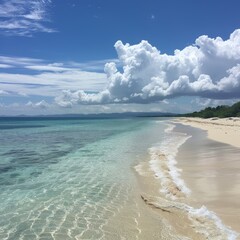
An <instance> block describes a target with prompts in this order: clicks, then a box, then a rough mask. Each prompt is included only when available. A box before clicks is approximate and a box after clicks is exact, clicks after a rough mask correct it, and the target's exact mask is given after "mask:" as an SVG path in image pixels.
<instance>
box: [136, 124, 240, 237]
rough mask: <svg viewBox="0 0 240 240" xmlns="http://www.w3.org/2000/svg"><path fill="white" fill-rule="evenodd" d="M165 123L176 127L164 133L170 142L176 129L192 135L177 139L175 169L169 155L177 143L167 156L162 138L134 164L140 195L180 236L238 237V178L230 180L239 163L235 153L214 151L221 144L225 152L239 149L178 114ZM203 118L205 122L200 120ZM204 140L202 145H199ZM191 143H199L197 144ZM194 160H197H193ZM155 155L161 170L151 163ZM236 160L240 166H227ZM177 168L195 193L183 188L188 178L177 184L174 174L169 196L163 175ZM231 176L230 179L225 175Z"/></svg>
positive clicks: (176, 170) (156, 162)
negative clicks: (187, 193)
mask: <svg viewBox="0 0 240 240" xmlns="http://www.w3.org/2000/svg"><path fill="white" fill-rule="evenodd" d="M188 120H189V119H188ZM213 121H216V120H213ZM166 123H167V124H168V123H170V124H173V126H174V127H173V128H172V129H171V127H170V129H169V128H167V129H166V130H167V132H165V133H166V138H165V139H163V141H167V145H168V144H169V142H168V140H169V139H168V137H170V138H172V137H174V135H175V134H177V136H178V137H181V138H183V137H184V134H186V135H185V137H186V138H188V137H189V136H191V137H190V140H187V141H186V142H185V141H183V142H182V144H180V145H178V144H177V143H176V144H175V145H173V147H176V149H177V152H176V153H177V154H176V155H175V154H174V159H175V161H176V168H175V169H174V168H172V167H174V165H175V164H174V165H172V164H171V162H172V161H173V160H174V159H173V158H172V156H171V155H172V153H173V152H174V151H176V150H174V148H173V149H172V150H173V151H169V150H170V149H169V150H167V152H166V158H167V159H165V158H163V156H164V155H163V154H165V152H164V151H165V150H166V146H167V145H165V146H164V144H162V145H159V146H156V151H155V149H153V150H154V151H155V152H154V154H152V152H151V149H149V150H150V152H149V154H150V159H148V161H143V162H140V163H139V164H138V165H137V166H135V170H136V172H137V173H138V180H139V181H138V182H139V186H140V189H141V198H142V201H143V202H144V203H145V204H146V206H147V207H148V208H150V209H151V210H152V211H154V212H156V213H158V214H159V216H161V218H163V219H166V220H167V221H168V222H170V223H171V226H172V227H173V229H175V231H176V233H178V234H179V236H185V237H190V238H192V239H207V238H209V237H211V239H239V238H238V237H239V231H240V229H239V227H238V226H237V225H236V223H235V222H236V221H237V218H238V216H237V215H238V212H239V211H238V210H237V209H238V208H240V205H239V204H238V201H237V199H238V196H240V192H239V191H235V189H236V187H237V186H238V184H237V183H238V182H235V183H233V182H232V181H231V180H232V179H233V178H234V175H236V171H238V170H240V164H238V161H236V159H231V155H229V159H228V158H225V159H224V158H222V159H221V160H224V161H219V162H218V161H217V160H218V159H217V158H218V156H217V155H216V153H218V150H220V151H219V152H220V155H221V154H222V153H224V151H225V149H224V147H225V148H226V149H227V151H229V152H227V153H226V154H228V153H230V152H231V151H234V150H235V149H236V150H238V153H239V149H237V148H234V147H232V146H230V145H226V144H223V143H221V141H218V142H215V141H212V140H210V139H209V138H207V136H206V131H202V130H200V129H199V128H197V127H195V128H191V126H189V124H186V123H185V124H182V122H180V121H178V119H177V120H174V121H172V120H169V121H167V122H166ZM199 124H202V123H201V122H200V123H199ZM210 124H212V123H210ZM220 124H221V125H220ZM220 124H219V125H220V126H221V128H223V127H222V124H223V123H220ZM185 125H186V126H185ZM228 125H230V124H228ZM229 127H231V128H232V127H234V128H235V126H231V125H230V126H229ZM237 127H238V126H237ZM201 129H202V128H201ZM204 130H207V129H204ZM169 134H170V135H169ZM172 134H173V136H172ZM179 134H180V135H179ZM181 134H183V135H181ZM200 135H201V137H200ZM194 136H195V137H194ZM172 140H174V139H172ZM178 141H179V140H178ZM180 141H181V140H180ZM174 142H175V141H174ZM200 142H201V144H202V145H200V146H199V143H200ZM193 143H194V144H195V145H194V147H193V145H192V144H193ZM209 144H210V147H213V149H211V151H210V152H211V154H210V155H209V156H205V155H204V154H208V152H209ZM229 144H230V143H229ZM211 145H212V146H211ZM231 145H232V144H231ZM198 146H199V151H200V155H199V156H198V157H196V156H195V153H196V149H195V148H197V147H198ZM162 151H163V152H162ZM169 154H170V155H169ZM202 154H203V155H202ZM169 156H170V158H169ZM237 156H238V155H237ZM152 157H153V158H152ZM223 157H224V156H223ZM193 160H194V161H193ZM195 160H197V161H196V162H195ZM233 160H234V161H233ZM153 161H154V168H155V167H156V169H157V170H159V174H158V173H157V171H154V169H153V168H152V166H153ZM166 161H170V162H166ZM165 163H166V165H165ZM206 163H207V164H206ZM208 163H209V164H208ZM232 163H233V166H236V167H237V168H236V169H235V168H234V167H233V169H230V168H229V167H230V165H231V164H232ZM198 164H199V165H198ZM169 167H170V168H169ZM178 169H179V171H178ZM230 170H231V171H232V172H230ZM173 171H174V172H175V173H178V172H179V174H180V175H179V179H177V180H180V181H183V183H184V182H185V183H186V185H185V186H186V187H187V188H189V189H190V191H191V193H190V195H189V196H188V195H186V194H184V191H183V190H184V188H183V187H182V186H184V184H180V185H175V183H176V181H175V179H174V178H173V179H172V180H171V184H172V183H174V185H175V186H174V187H172V186H170V185H169V186H167V191H171V193H173V195H172V196H171V194H169V192H168V193H167V194H166V184H165V183H164V184H163V182H162V181H163V180H164V179H170V176H169V173H171V172H173ZM161 172H162V173H161ZM164 172H166V173H167V175H166V174H164ZM229 174H230V175H229ZM215 175H216V176H215ZM237 178H239V177H237ZM228 179H229V181H227V180H228ZM181 185H182V186H181ZM176 189H177V190H178V191H180V194H176V195H175V193H176ZM225 204H226V205H227V207H226V205H225ZM205 206H206V207H205ZM235 210H236V211H235ZM192 225H194V226H192ZM194 229H195V230H196V231H195V230H194ZM205 229H208V230H205ZM235 231H238V232H235ZM220 232H221V233H220ZM219 237H220V238H219Z"/></svg>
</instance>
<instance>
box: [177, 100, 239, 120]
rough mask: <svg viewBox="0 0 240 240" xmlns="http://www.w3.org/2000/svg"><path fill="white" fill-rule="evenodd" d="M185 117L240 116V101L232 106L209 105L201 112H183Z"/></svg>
mask: <svg viewBox="0 0 240 240" xmlns="http://www.w3.org/2000/svg"><path fill="white" fill-rule="evenodd" d="M182 116H184V117H200V118H213V117H218V118H227V117H240V102H237V103H235V104H233V105H232V106H225V105H221V106H217V107H207V108H205V109H204V110H201V111H199V112H193V113H188V114H183V115H182Z"/></svg>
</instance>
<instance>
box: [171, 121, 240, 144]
mask: <svg viewBox="0 0 240 240" xmlns="http://www.w3.org/2000/svg"><path fill="white" fill-rule="evenodd" d="M176 122H180V123H182V124H185V125H189V126H192V127H197V128H201V129H203V130H207V132H208V137H209V138H210V139H213V140H215V141H218V142H223V143H227V144H230V145H232V146H235V147H240V118H236V117H235V118H209V119H203V118H178V119H176Z"/></svg>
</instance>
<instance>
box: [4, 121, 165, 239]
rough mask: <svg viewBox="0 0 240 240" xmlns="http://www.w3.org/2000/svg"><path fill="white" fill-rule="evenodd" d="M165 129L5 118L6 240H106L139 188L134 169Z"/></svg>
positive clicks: (149, 125) (149, 123)
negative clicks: (118, 214)
mask: <svg viewBox="0 0 240 240" xmlns="http://www.w3.org/2000/svg"><path fill="white" fill-rule="evenodd" d="M159 123H160V124H159ZM156 127H157V128H156ZM165 127H166V125H165V124H163V123H161V122H159V121H156V119H141V118H137V119H118V120H112V119H109V120H41V119H39V120H29V121H24V120H16V121H13V120H11V121H9V120H8V121H4V120H1V121H0V216H1V218H0V239H14V240H15V239H31V240H32V239H104V238H105V230H104V226H106V225H107V223H108V221H109V219H111V217H112V216H113V215H115V213H116V212H119V211H121V206H122V205H124V204H125V202H126V201H128V200H129V196H130V194H131V191H134V189H133V187H132V186H131V182H132V181H134V178H135V175H134V172H133V166H135V165H136V164H137V163H138V161H140V160H142V159H143V158H144V157H145V156H147V149H148V148H149V147H151V146H152V144H153V143H154V142H156V141H159V140H160V139H161V133H163V131H164V129H165Z"/></svg>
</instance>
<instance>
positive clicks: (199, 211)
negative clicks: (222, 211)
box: [141, 195, 239, 240]
mask: <svg viewBox="0 0 240 240" xmlns="http://www.w3.org/2000/svg"><path fill="white" fill-rule="evenodd" d="M141 198H142V199H143V201H144V202H145V203H146V204H147V205H149V206H150V207H152V208H155V209H159V210H161V211H162V212H166V213H169V214H171V213H176V212H178V213H182V214H187V217H188V219H189V220H190V221H191V222H192V225H191V226H192V228H194V229H195V230H196V232H198V233H199V234H201V235H203V236H204V237H206V239H211V240H225V239H227V240H236V239H237V237H238V236H239V234H238V233H237V232H235V231H233V230H232V229H231V228H229V227H227V226H225V225H224V224H223V223H222V221H221V219H220V218H219V217H218V216H217V215H216V214H215V213H214V212H212V211H209V210H208V209H207V208H206V207H205V206H202V207H201V208H193V207H191V206H189V205H187V204H185V203H180V202H177V201H172V200H167V199H164V198H159V197H153V196H146V195H141Z"/></svg>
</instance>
